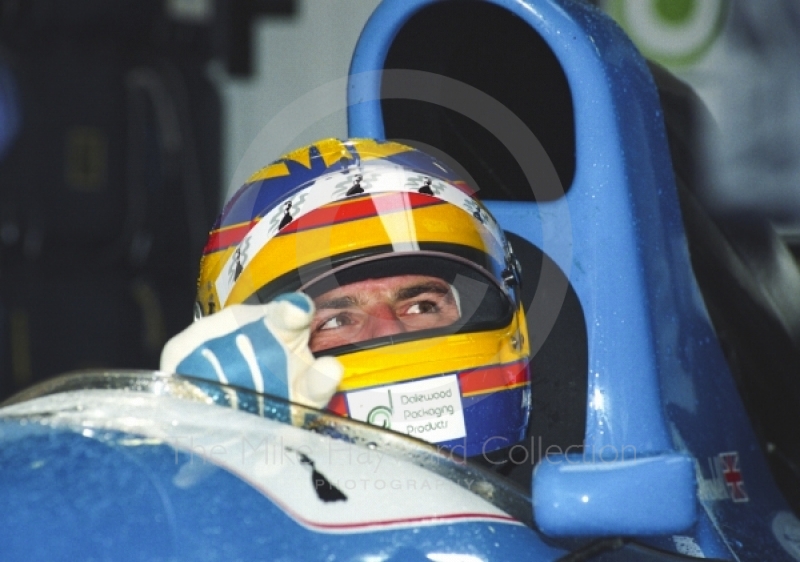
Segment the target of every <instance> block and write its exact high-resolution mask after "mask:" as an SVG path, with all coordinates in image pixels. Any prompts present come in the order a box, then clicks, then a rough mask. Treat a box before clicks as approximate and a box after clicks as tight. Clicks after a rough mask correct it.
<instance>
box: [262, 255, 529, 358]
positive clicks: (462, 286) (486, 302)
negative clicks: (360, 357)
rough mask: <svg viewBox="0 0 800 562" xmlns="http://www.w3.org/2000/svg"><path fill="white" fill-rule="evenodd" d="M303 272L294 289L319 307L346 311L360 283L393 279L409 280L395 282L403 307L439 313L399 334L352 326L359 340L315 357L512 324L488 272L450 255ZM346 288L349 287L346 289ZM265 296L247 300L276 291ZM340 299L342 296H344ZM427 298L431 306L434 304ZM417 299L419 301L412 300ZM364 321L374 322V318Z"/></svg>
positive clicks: (415, 320)
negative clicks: (367, 332) (375, 333)
mask: <svg viewBox="0 0 800 562" xmlns="http://www.w3.org/2000/svg"><path fill="white" fill-rule="evenodd" d="M306 273H307V274H306V275H304V276H303V277H304V278H305V279H304V280H305V282H304V283H302V284H301V285H300V286H299V288H298V289H297V290H299V291H302V292H304V293H306V294H308V295H309V296H310V297H311V298H312V299H314V301H315V303H316V304H317V307H318V309H319V308H320V307H322V308H330V309H333V308H338V307H341V309H342V310H347V308H348V305H347V304H346V303H343V301H345V300H346V299H348V298H349V299H352V300H354V301H356V300H359V295H360V293H359V290H360V288H361V287H362V286H363V285H365V283H363V282H365V281H369V280H382V279H383V280H385V279H388V278H397V279H406V280H408V281H407V282H406V283H400V284H395V286H397V287H401V289H399V290H401V291H405V292H406V294H407V295H409V298H408V299H405V298H404V297H403V296H402V294H401V295H400V296H399V297H398V298H399V300H400V302H401V303H402V302H403V301H405V300H407V302H408V303H411V306H416V307H417V308H418V309H419V308H420V307H423V309H422V310H421V312H423V313H429V314H430V311H429V310H425V309H424V307H425V306H428V307H429V308H431V307H434V306H435V307H436V314H438V313H441V314H440V316H439V318H438V319H435V318H434V316H433V315H429V316H427V317H425V318H423V317H421V316H417V317H414V316H410V317H409V318H411V319H412V322H411V323H410V324H408V325H404V326H403V329H402V330H398V331H396V332H395V333H391V334H386V335H380V336H378V337H363V334H361V335H358V336H356V335H355V332H357V331H358V330H356V329H355V327H353V328H354V329H353V330H352V331H351V332H348V333H353V334H354V335H353V340H357V341H347V342H341V341H340V342H339V344H337V345H334V346H325V348H324V349H321V350H319V351H317V352H316V353H315V354H317V355H341V354H344V353H348V352H353V351H358V350H362V349H371V348H375V347H380V346H384V345H389V344H394V343H400V342H405V341H412V340H417V339H426V338H430V337H433V336H438V335H444V334H454V333H465V332H476V331H483V330H490V329H495V328H501V327H503V326H507V325H508V324H509V323H510V322H511V318H512V316H513V313H514V305H513V301H512V298H511V297H510V296H509V295H508V293H507V292H506V290H505V288H504V287H503V286H502V285H500V283H499V282H498V281H497V280H495V279H494V278H493V276H492V275H491V274H489V273H488V271H486V270H485V269H483V268H482V267H480V266H478V265H476V264H475V263H474V262H472V261H470V260H468V259H465V258H460V257H458V256H454V255H453V254H450V253H444V252H434V251H427V252H426V251H416V252H408V253H393V254H388V255H387V254H382V255H377V256H370V257H365V258H361V259H356V260H353V261H349V262H348V263H346V264H343V265H340V266H338V267H333V268H330V269H328V271H324V272H320V271H318V272H317V275H311V276H310V275H308V270H306ZM349 288H352V289H350V290H348V289H349ZM429 288H432V289H429ZM269 293H272V291H269V292H268V293H267V292H265V291H258V292H256V294H255V295H254V297H255V298H254V299H253V300H252V301H251V302H268V301H269V300H270V299H271V298H273V297H274V293H273V294H269ZM445 293H447V294H445ZM343 295H346V297H344V298H343ZM411 295H413V298H412V297H411ZM426 295H427V296H426ZM331 297H335V298H334V300H335V301H336V302H337V303H343V304H334V305H332V306H331V305H330V303H331V302H332V301H331ZM429 298H430V299H431V300H433V301H435V302H434V303H432V302H431V300H428V299H429ZM256 299H257V300H256ZM415 299H416V300H418V301H419V302H415ZM326 303H327V304H326ZM354 306H355V305H354ZM356 308H357V307H356ZM330 309H328V310H318V315H320V314H327V315H328V316H329V317H331V318H332V319H333V318H334V317H335V314H336V311H334V310H330ZM439 309H442V310H439ZM445 309H446V310H445ZM344 314H347V313H344ZM332 321H335V320H332ZM366 321H367V322H369V321H373V322H374V321H376V319H375V318H371V319H366ZM398 322H399V321H398ZM431 324H435V325H431ZM346 328H349V327H345V330H344V331H346ZM313 329H314V324H312V330H313ZM313 338H314V334H313V333H312V339H313Z"/></svg>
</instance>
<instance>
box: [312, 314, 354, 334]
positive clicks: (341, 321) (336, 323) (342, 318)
mask: <svg viewBox="0 0 800 562" xmlns="http://www.w3.org/2000/svg"><path fill="white" fill-rule="evenodd" d="M352 323H353V321H352V320H351V319H350V317H349V316H348V315H347V314H337V315H335V316H331V317H330V318H328V319H327V320H325V322H322V323H321V324H319V326H317V331H322V330H334V329H336V328H341V327H342V326H349V325H350V324H352Z"/></svg>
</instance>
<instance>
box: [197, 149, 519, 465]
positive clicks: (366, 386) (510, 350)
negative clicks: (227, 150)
mask: <svg viewBox="0 0 800 562" xmlns="http://www.w3.org/2000/svg"><path fill="white" fill-rule="evenodd" d="M519 283H520V272H519V263H518V262H517V260H516V258H515V257H514V254H513V252H512V249H511V246H510V245H509V244H508V242H507V241H506V239H505V236H504V234H503V231H502V230H501V229H500V228H499V227H498V225H497V223H496V222H495V220H494V218H493V217H492V216H491V215H490V214H489V212H488V211H487V210H486V208H485V207H484V206H483V205H482V204H481V203H480V202H479V201H478V200H477V199H476V198H475V197H474V196H473V191H472V190H471V189H470V188H469V187H468V186H467V185H466V184H465V183H464V182H463V181H461V180H460V179H458V177H457V176H456V175H455V173H454V172H452V171H451V169H450V168H448V167H447V166H446V165H445V164H443V163H442V162H440V161H439V160H437V159H436V158H434V157H432V156H430V155H428V154H426V153H424V152H422V151H420V150H417V149H414V148H412V147H409V146H405V145H402V144H398V143H395V142H388V141H387V142H380V141H375V140H370V139H351V140H346V141H341V140H338V139H327V140H322V141H319V142H316V143H314V144H311V145H309V146H306V147H303V148H300V149H298V150H295V151H293V152H290V153H288V154H286V155H285V156H283V157H281V158H279V159H278V160H277V161H275V162H273V163H272V164H270V165H269V166H267V167H265V168H263V169H261V170H260V171H258V172H256V173H255V174H254V175H253V176H252V177H251V178H250V179H249V180H248V181H247V182H246V183H245V185H244V186H242V187H241V188H240V189H239V191H238V192H237V193H236V194H235V195H234V196H233V197H232V198H231V200H230V201H229V202H228V203H227V205H226V206H225V208H224V209H223V212H222V214H221V215H220V217H219V219H218V221H217V223H216V224H215V226H214V227H213V230H212V232H211V234H210V237H209V240H208V244H207V245H206V247H205V250H204V254H203V258H202V261H201V266H200V278H199V281H198V296H197V304H196V314H197V315H199V316H203V315H207V314H211V313H213V312H215V311H217V310H219V309H220V308H221V307H226V306H230V305H232V304H239V303H260V302H268V301H270V300H271V299H273V298H274V297H275V296H277V295H278V294H280V293H284V292H287V291H303V292H305V293H307V294H309V296H311V297H312V298H313V299H314V300H315V303H316V304H317V309H318V310H317V313H318V315H320V313H321V312H322V311H329V310H332V311H333V312H331V315H330V318H328V319H326V318H324V317H323V318H322V319H321V320H320V321H319V323H317V324H314V323H312V326H311V341H312V351H313V352H314V353H315V355H334V356H336V357H337V358H338V359H339V360H340V361H341V363H342V364H343V365H344V368H345V373H344V377H343V379H342V382H341V384H340V386H339V389H338V392H337V394H336V395H335V396H334V398H333V399H332V401H331V402H330V404H329V406H328V408H329V409H330V410H331V411H333V412H335V413H338V414H340V415H343V416H350V417H352V418H354V419H358V420H361V421H367V422H370V423H372V424H376V425H381V426H384V427H387V428H391V429H392V430H395V431H399V432H402V433H406V434H408V435H411V436H413V437H417V438H420V439H423V440H426V441H428V442H431V443H435V444H437V445H440V446H442V447H444V448H446V449H449V450H452V451H454V452H457V453H459V454H460V455H463V456H474V455H478V454H482V453H487V452H491V451H493V450H497V449H500V448H503V447H507V446H510V445H513V444H514V443H517V442H518V441H520V440H521V439H523V438H524V434H525V430H526V427H527V423H528V415H529V405H530V373H529V367H528V356H529V348H528V338H527V332H526V324H525V318H524V312H523V310H522V307H521V305H520V293H519V291H520V287H519ZM398 284H399V285H398ZM373 286H379V289H380V290H383V291H384V293H380V294H386V293H385V291H390V292H391V291H395V292H392V293H391V294H392V295H394V296H393V298H395V297H396V298H398V299H407V300H408V302H410V303H411V304H410V305H409V306H408V307H406V308H405V309H404V310H405V311H407V312H408V315H407V316H405V317H404V322H405V319H408V320H409V322H407V323H405V324H402V325H401V326H400V329H389V330H387V329H383V330H378V329H376V330H374V331H371V332H370V331H369V330H367V329H366V328H364V326H366V324H367V323H368V322H369V321H371V320H374V321H375V322H376V324H375V325H376V326H377V325H378V324H377V320H375V318H371V319H370V318H367V319H366V320H364V323H363V324H356V322H355V321H352V320H350V319H345V320H346V321H345V320H343V319H342V317H341V316H338V314H339V313H340V312H341V309H342V308H346V307H348V306H355V305H354V304H353V303H354V299H355V300H358V299H362V298H363V299H366V298H367V297H363V295H364V294H372V293H368V291H367V290H371V288H372V287H373ZM399 286H401V287H400V289H397V287H399ZM387 287H388V289H387ZM396 289H397V290H396ZM348 291H349V293H348ZM354 291H362V292H356V293H355V294H356V295H357V297H353V292H354ZM363 291H367V292H363ZM398 291H399V292H398ZM420 294H425V295H426V297H425V298H426V299H427V300H423V301H422V302H419V301H418V299H417V300H415V299H416V298H417V296H418V295H420ZM398 295H399V296H398ZM343 297H346V298H343ZM347 299H350V300H347ZM404 302H405V301H404ZM360 305H361V304H360V301H359V306H360ZM404 306H405V305H404ZM445 311H447V312H445ZM412 313H413V314H412ZM370 314H371V313H370ZM394 314H396V313H395V312H394V309H393V312H392V315H394ZM404 314H405V313H404ZM395 320H396V319H395V318H394V316H393V317H392V320H391V321H392V322H394V321H395ZM315 322H316V317H315ZM387 325H388V324H387ZM343 327H346V328H347V329H348V330H350V331H349V332H344V333H345V334H350V335H349V336H345V337H343V338H342V337H340V338H339V339H338V340H337V338H336V337H333V339H331V338H330V337H329V336H330V334H338V333H339V332H336V331H326V330H329V328H337V329H341V328H343ZM317 336H319V339H315V338H317ZM320 341H321V342H322V344H318V342H320ZM315 345H316V346H317V349H315Z"/></svg>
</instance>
